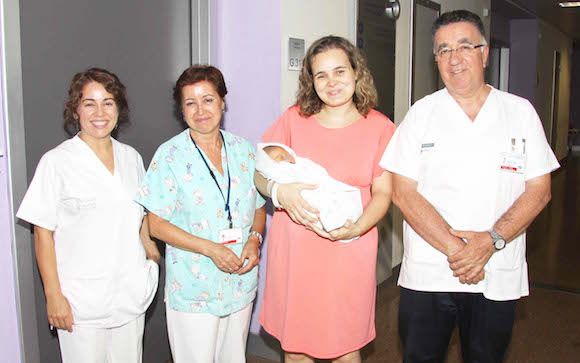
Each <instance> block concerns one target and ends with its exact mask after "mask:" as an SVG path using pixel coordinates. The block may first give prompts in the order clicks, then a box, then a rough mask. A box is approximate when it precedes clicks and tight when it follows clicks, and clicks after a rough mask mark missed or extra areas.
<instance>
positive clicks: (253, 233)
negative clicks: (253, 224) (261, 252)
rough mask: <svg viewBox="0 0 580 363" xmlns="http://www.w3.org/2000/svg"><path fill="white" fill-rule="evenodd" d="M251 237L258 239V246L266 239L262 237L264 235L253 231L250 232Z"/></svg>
mask: <svg viewBox="0 0 580 363" xmlns="http://www.w3.org/2000/svg"><path fill="white" fill-rule="evenodd" d="M250 236H254V237H256V238H257V239H258V244H259V245H261V244H262V242H263V241H264V237H262V234H261V233H260V232H258V231H251V232H250Z"/></svg>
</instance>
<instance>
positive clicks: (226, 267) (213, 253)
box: [208, 236, 260, 275]
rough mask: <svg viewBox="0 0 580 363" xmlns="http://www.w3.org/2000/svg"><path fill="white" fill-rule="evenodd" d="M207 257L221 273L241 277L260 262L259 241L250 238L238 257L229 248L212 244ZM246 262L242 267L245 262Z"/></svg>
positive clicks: (253, 237)
mask: <svg viewBox="0 0 580 363" xmlns="http://www.w3.org/2000/svg"><path fill="white" fill-rule="evenodd" d="M208 257H209V258H211V260H212V261H213V263H214V264H215V265H216V266H217V268H219V269H220V270H222V271H223V272H226V273H230V274H237V275H243V274H245V273H246V272H249V271H250V270H252V269H253V268H254V267H255V266H256V265H257V264H258V263H259V262H260V241H259V240H258V238H257V237H255V236H250V237H249V238H248V241H247V242H246V244H245V245H244V248H243V249H242V254H241V255H240V257H238V256H237V255H236V254H235V253H234V251H232V250H231V249H230V248H228V247H226V246H224V245H222V244H219V243H214V244H212V247H211V250H210V251H209V254H208ZM246 260H248V262H247V263H246V264H245V265H244V263H245V261H246Z"/></svg>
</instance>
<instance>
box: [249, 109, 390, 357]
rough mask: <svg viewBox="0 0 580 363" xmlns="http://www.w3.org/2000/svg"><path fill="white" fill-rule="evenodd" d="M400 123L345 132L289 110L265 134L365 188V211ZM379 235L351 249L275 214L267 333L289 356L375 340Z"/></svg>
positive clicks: (328, 353)
mask: <svg viewBox="0 0 580 363" xmlns="http://www.w3.org/2000/svg"><path fill="white" fill-rule="evenodd" d="M394 131H395V125H394V124H393V123H392V122H391V121H390V120H389V119H388V118H387V117H386V116H384V115H383V114H381V113H380V112H377V111H374V110H371V111H370V112H369V113H368V115H367V116H366V117H365V118H361V119H359V120H357V121H356V122H354V123H352V124H350V125H348V126H346V127H343V128H339V129H329V128H325V127H324V126H322V125H320V124H319V123H318V122H317V121H316V118H315V116H311V117H308V118H304V117H301V116H300V115H299V113H298V107H297V106H294V107H292V108H290V109H288V110H287V111H286V112H285V113H284V114H283V115H282V116H280V118H279V119H278V120H277V121H276V122H275V123H274V124H273V125H272V126H271V127H270V129H269V130H268V131H266V133H265V134H264V136H263V139H264V141H266V142H280V143H283V144H286V145H288V146H289V147H291V148H292V149H294V151H296V153H297V155H299V156H301V157H305V158H308V159H310V160H312V161H314V162H316V163H318V164H320V165H322V166H323V167H325V168H326V170H327V171H328V173H329V174H330V176H331V177H333V178H335V179H338V180H340V181H342V182H344V183H347V184H350V185H353V186H356V187H358V188H360V190H361V195H362V201H363V205H364V206H366V205H367V204H368V202H369V201H370V198H371V191H370V188H371V184H372V182H373V179H374V178H375V177H378V176H380V175H381V174H382V172H383V169H382V168H381V167H380V166H379V160H380V159H381V156H382V154H383V151H384V150H385V147H386V146H387V143H388V142H389V140H390V138H391V136H392V134H393V132H394ZM377 241H378V232H377V229H376V228H372V229H371V230H370V231H369V232H367V233H366V234H364V235H363V236H361V237H360V238H359V239H357V240H354V241H352V242H350V243H340V242H332V241H330V240H327V239H324V238H321V237H319V236H318V235H316V234H315V233H314V232H311V231H308V230H307V229H306V228H304V227H303V226H301V225H298V224H296V223H294V222H292V220H291V219H290V217H289V216H288V215H287V214H286V212H284V211H282V210H278V211H276V212H275V213H274V219H273V221H272V226H271V228H270V230H269V231H268V252H267V269H266V289H265V292H264V303H263V306H262V311H261V313H260V322H261V324H262V326H263V328H264V329H265V330H266V331H267V332H268V333H270V334H272V335H273V336H274V337H276V338H277V339H278V340H279V341H280V343H281V345H282V348H283V349H284V350H285V351H287V352H298V353H305V354H308V355H310V356H312V357H316V358H323V359H324V358H335V357H339V356H341V355H344V354H346V353H349V352H352V351H354V350H357V349H360V348H362V347H363V346H365V345H366V344H367V343H369V342H370V341H372V340H373V339H374V338H375V294H376V277H375V268H376V259H377Z"/></svg>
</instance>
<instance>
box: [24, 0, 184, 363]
mask: <svg viewBox="0 0 580 363" xmlns="http://www.w3.org/2000/svg"><path fill="white" fill-rule="evenodd" d="M189 12H190V10H189V1H182V0H166V1H151V2H143V1H137V0H133V1H130V0H126V1H115V0H101V1H88V0H76V1H69V0H44V1H34V0H20V15H21V17H20V19H21V37H22V38H21V41H22V74H23V98H24V120H25V121H24V122H25V131H26V155H27V171H28V179H29V180H30V179H31V178H32V175H33V174H34V170H35V168H36V165H37V163H38V160H39V159H40V157H41V156H42V154H43V153H45V152H46V151H47V150H49V149H51V148H52V147H54V146H56V145H57V144H59V143H60V142H62V141H63V140H64V139H65V137H66V136H65V133H64V131H63V130H62V126H61V125H62V116H61V115H62V105H63V103H64V100H65V95H66V92H67V87H68V83H69V82H70V80H71V78H72V76H73V74H74V73H75V72H78V71H81V70H84V69H86V68H88V67H91V66H99V67H104V68H107V69H109V70H111V71H113V72H115V73H116V74H117V75H118V76H119V77H120V79H121V80H122V81H123V83H124V84H125V86H127V90H128V95H129V105H130V108H131V125H130V126H129V127H128V128H127V129H125V131H124V132H122V133H121V134H120V136H119V139H120V140H121V141H123V142H125V143H128V144H130V145H132V146H134V147H135V148H136V149H137V150H138V151H139V152H140V153H141V154H142V156H143V158H144V160H145V163H146V166H147V164H148V162H149V160H150V159H151V157H152V155H153V153H154V151H155V149H156V148H157V146H158V145H159V144H160V143H161V142H163V141H164V140H166V139H168V138H169V137H171V136H173V135H175V134H176V133H177V132H178V131H180V130H181V125H180V124H179V122H178V121H177V120H175V119H174V117H173V108H172V103H171V88H172V85H173V83H174V82H175V80H176V79H177V77H178V76H179V74H180V73H181V71H182V70H183V69H184V68H185V67H187V66H188V65H189V63H190V44H191V43H190V24H189ZM162 270H163V269H162ZM161 279H162V281H163V279H164V276H161ZM162 281H161V282H160V286H159V291H158V295H157V299H156V300H155V301H154V302H153V305H152V307H151V308H150V310H149V313H148V320H147V325H146V333H145V360H144V361H145V362H164V361H165V360H166V359H168V358H169V356H170V355H169V347H168V343H167V337H166V329H165V316H164V306H163V301H162V291H163V283H162ZM35 286H36V291H37V315H38V316H37V317H38V330H39V336H40V338H39V339H40V356H41V357H42V359H41V360H42V362H58V361H59V357H58V343H57V341H56V339H55V338H54V337H52V336H51V335H50V333H49V331H48V327H47V323H46V313H45V305H44V304H45V303H44V295H43V293H42V287H41V285H40V279H39V276H38V273H37V271H35ZM32 313H33V312H26V311H23V314H32Z"/></svg>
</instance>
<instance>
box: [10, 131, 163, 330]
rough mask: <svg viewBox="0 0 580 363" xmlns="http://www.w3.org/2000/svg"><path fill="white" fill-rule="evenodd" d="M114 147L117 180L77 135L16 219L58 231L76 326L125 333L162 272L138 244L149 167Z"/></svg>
mask: <svg viewBox="0 0 580 363" xmlns="http://www.w3.org/2000/svg"><path fill="white" fill-rule="evenodd" d="M112 142H113V150H114V160H115V171H114V174H111V173H110V172H109V170H108V169H107V168H106V167H105V165H104V164H103V163H102V162H101V161H100V160H99V158H98V157H97V156H96V154H95V153H94V152H93V151H92V150H91V148H90V147H89V146H88V145H87V144H86V143H85V142H84V141H82V140H81V139H80V138H79V137H78V135H77V136H75V137H73V138H71V139H69V140H66V141H65V142H63V143H62V144H60V145H58V146H57V147H56V148H54V149H52V150H50V151H49V152H47V153H46V154H44V156H43V157H42V159H41V160H40V162H39V164H38V166H37V169H36V172H35V174H34V178H33V179H32V182H31V183H30V186H29V188H28V191H27V192H26V195H25V197H24V200H23V201H22V204H21V205H20V209H19V210H18V213H17V214H16V215H17V217H18V218H21V219H23V220H25V221H28V222H29V223H31V224H34V225H37V226H39V227H42V228H45V229H48V230H51V231H54V241H55V250H56V260H57V271H58V276H59V280H60V284H61V289H62V292H63V294H64V296H65V297H66V298H67V299H68V300H69V302H70V304H71V307H72V310H73V316H74V321H75V325H82V326H87V327H96V328H110V327H117V326H121V325H123V324H125V323H127V322H129V321H131V320H133V319H135V318H137V317H138V316H139V315H141V314H142V313H144V312H145V310H146V309H147V307H148V306H149V304H150V303H151V300H152V299H153V297H154V295H155V291H156V289H157V279H158V266H157V264H155V263H154V262H152V261H149V260H146V257H145V250H144V248H143V245H142V243H141V240H140V237H139V230H140V226H141V221H142V219H143V208H142V207H141V206H140V205H139V204H137V203H135V202H134V201H133V197H134V195H135V193H136V191H137V188H138V186H139V184H140V182H141V179H142V178H143V175H144V173H145V171H144V168H143V160H142V159H141V156H140V155H139V153H138V152H137V151H135V149H133V148H132V147H130V146H128V145H125V144H122V143H120V142H118V141H116V140H114V139H113V140H112Z"/></svg>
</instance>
